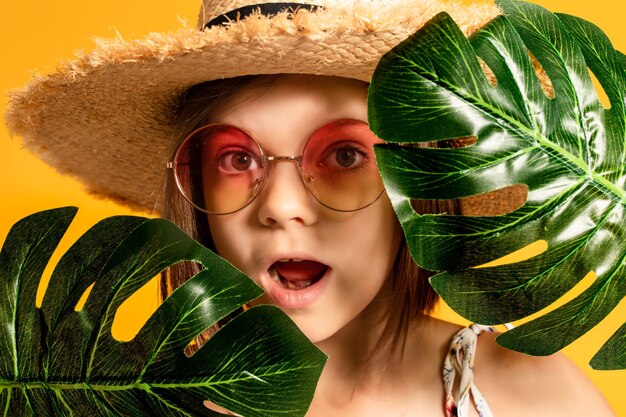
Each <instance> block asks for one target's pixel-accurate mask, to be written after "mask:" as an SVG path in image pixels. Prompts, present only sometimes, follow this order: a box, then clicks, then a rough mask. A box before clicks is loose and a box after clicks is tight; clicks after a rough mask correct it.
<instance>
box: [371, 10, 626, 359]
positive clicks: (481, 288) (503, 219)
mask: <svg viewBox="0 0 626 417" xmlns="http://www.w3.org/2000/svg"><path fill="white" fill-rule="evenodd" d="M499 5H500V6H501V7H502V9H503V10H504V16H500V17H498V18H496V19H494V20H493V21H492V22H490V23H489V24H488V25H487V26H486V27H484V28H483V29H482V30H480V31H479V32H477V33H476V34H474V35H473V36H472V37H471V38H470V39H467V38H465V37H464V36H463V34H462V33H461V31H460V30H459V28H458V27H457V26H456V25H455V23H454V22H453V21H452V19H451V18H450V17H449V16H448V15H446V14H440V15H438V16H436V17H435V18H434V19H433V20H432V21H431V22H430V23H429V24H428V25H427V26H426V27H424V28H423V29H422V30H420V31H419V32H418V33H416V34H415V35H414V36H412V37H411V38H409V39H407V40H406V41H405V42H403V43H402V44H400V45H399V46H398V47H396V48H394V49H393V50H392V51H391V52H390V53H388V54H387V55H386V56H384V57H383V59H382V60H381V62H380V64H379V66H378V68H377V70H376V72H375V74H374V77H373V80H372V84H371V89H370V98H369V106H370V107H369V112H370V125H371V127H372V129H373V130H374V132H375V133H377V134H378V135H379V136H380V137H381V138H383V139H385V140H386V141H388V142H389V143H388V144H386V145H383V146H380V147H379V148H378V149H377V158H378V163H379V166H380V170H381V172H382V175H383V178H384V181H385V185H386V187H387V190H388V193H389V195H390V197H391V199H392V202H393V204H394V207H395V210H396V213H397V215H398V217H399V218H400V221H401V223H402V225H403V228H404V231H405V234H406V237H407V240H408V242H409V245H410V248H411V252H412V254H413V256H414V258H415V259H416V261H417V263H418V264H420V265H422V266H424V267H426V268H428V269H431V270H435V271H442V272H441V273H440V274H438V275H436V276H435V277H434V278H433V279H432V281H431V282H432V285H433V286H434V288H435V289H436V290H437V291H438V292H439V293H440V294H441V296H442V297H443V298H444V299H445V300H446V301H447V302H448V304H450V305H451V307H452V308H453V309H455V310H456V311H458V312H459V313H460V314H461V315H463V316H465V317H466V318H468V319H469V320H472V321H476V322H480V323H484V324H494V323H506V322H511V321H515V320H519V319H522V318H524V317H527V316H528V315H531V314H533V313H535V312H537V311H539V310H542V309H543V308H545V307H547V306H550V305H551V304H552V303H553V302H555V301H556V300H557V299H559V298H560V297H562V296H563V295H564V294H565V293H567V292H568V291H569V290H571V289H572V288H573V287H574V286H575V285H576V284H577V283H579V282H580V281H581V280H582V278H583V277H584V276H585V275H587V273H588V272H589V271H594V272H595V274H596V279H595V280H594V281H593V283H592V284H591V285H590V286H588V287H587V288H585V289H584V290H583V291H582V293H580V294H579V295H578V296H576V297H574V298H573V299H572V300H571V301H569V302H567V303H565V304H564V305H562V306H561V307H559V308H557V309H555V310H552V311H550V312H549V313H547V314H543V315H542V316H540V317H539V318H537V319H535V320H533V321H530V322H528V323H526V324H524V325H521V326H520V327H517V328H516V329H514V330H512V331H509V332H506V333H504V334H503V335H501V336H500V337H499V338H498V341H499V343H500V344H502V345H504V346H507V347H509V348H512V349H515V350H519V351H522V352H526V353H530V354H534V355H545V354H550V353H553V352H555V351H558V350H559V349H561V348H562V347H564V346H566V345H567V344H569V343H570V342H572V341H574V340H575V339H577V338H578V337H580V336H581V335H582V334H584V333H585V332H587V331H588V330H589V329H591V328H592V327H593V326H595V325H596V324H597V323H598V322H600V321H601V320H602V319H603V318H604V317H605V316H607V314H609V313H610V312H611V310H612V309H613V308H614V307H615V306H616V305H617V304H618V303H619V302H620V300H621V299H622V298H623V297H624V295H625V294H626V282H625V281H626V236H625V235H626V227H625V225H624V224H625V211H626V192H625V189H624V187H625V184H626V146H625V119H626V118H625V109H624V106H625V98H624V92H625V86H626V74H625V70H624V62H625V59H624V55H622V54H621V53H619V52H616V51H615V50H614V49H613V47H612V46H611V44H610V42H609V41H608V39H607V38H606V36H605V35H604V34H603V33H602V32H601V31H600V30H599V29H598V28H597V27H595V26H593V25H592V24H590V23H588V22H586V21H584V20H581V19H578V18H575V17H572V16H566V15H555V14H552V13H550V12H548V11H547V10H545V9H543V8H541V7H539V6H536V5H532V4H529V3H524V2H518V1H514V0H506V1H500V2H499ZM529 52H530V54H529ZM532 57H534V58H535V59H536V60H537V62H538V63H539V64H540V67H541V68H543V71H545V74H546V75H547V77H548V78H549V81H544V82H543V85H544V86H549V84H551V86H552V87H553V89H554V94H553V96H551V94H549V92H548V93H544V90H543V89H542V83H541V82H540V81H539V78H538V75H537V73H538V72H541V71H537V70H536V69H535V67H534V65H533V60H532ZM479 58H480V59H479ZM481 61H482V62H481ZM484 64H486V67H487V68H486V69H485V68H484V66H485V65H484ZM589 70H591V71H592V72H593V73H594V74H595V75H596V77H597V79H598V80H599V82H600V84H601V85H602V87H603V88H604V91H605V92H606V95H607V96H608V99H609V101H610V105H611V107H610V109H605V108H604V107H603V106H602V104H601V102H600V101H599V99H598V93H597V92H596V90H595V88H594V86H593V83H592V78H591V77H590V74H589ZM490 72H491V73H492V75H493V76H495V80H493V81H492V80H490V79H489V78H488V77H487V76H486V74H488V73H490ZM463 137H471V138H474V139H475V142H474V143H473V144H470V145H469V146H465V147H460V148H434V147H430V148H424V147H418V146H416V143H418V142H431V141H441V140H443V139H451V138H463ZM513 184H523V185H525V186H526V187H527V190H528V194H527V200H526V203H525V204H524V205H523V206H522V207H520V208H518V209H516V210H514V211H513V212H510V213H508V214H504V215H500V216H452V215H417V214H416V213H415V211H414V210H413V209H412V208H411V204H410V200H411V199H453V198H460V197H467V196H476V195H480V194H482V193H487V192H490V191H493V190H496V189H501V188H503V187H506V186H510V185H513ZM538 239H544V240H545V241H546V242H547V243H548V246H549V248H548V250H547V251H545V252H544V253H542V254H540V255H538V256H535V257H533V258H531V259H529V260H526V261H524V262H521V263H517V264H508V265H502V266H494V267H485V268H475V267H476V266H478V265H481V264H484V263H486V262H488V261H492V260H494V259H496V258H498V257H500V256H502V255H505V254H508V253H511V252H513V251H515V250H517V249H520V248H522V247H524V246H526V245H528V244H530V243H531V242H534V241H536V240H538ZM624 340H626V327H623V328H622V329H621V330H620V331H619V332H618V333H617V334H615V335H614V336H613V337H612V339H611V340H609V342H608V343H607V344H606V345H605V347H604V348H603V349H602V350H601V351H600V353H599V354H598V356H596V357H595V358H594V359H593V361H592V364H593V366H595V367H596V368H609V369H610V368H626V344H625V343H624Z"/></svg>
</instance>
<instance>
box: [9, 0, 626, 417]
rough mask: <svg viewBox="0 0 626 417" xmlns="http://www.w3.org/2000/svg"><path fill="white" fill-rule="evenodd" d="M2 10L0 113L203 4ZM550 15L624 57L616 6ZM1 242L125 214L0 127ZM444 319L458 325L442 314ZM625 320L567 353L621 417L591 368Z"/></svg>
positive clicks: (150, 295) (121, 331)
mask: <svg viewBox="0 0 626 417" xmlns="http://www.w3.org/2000/svg"><path fill="white" fill-rule="evenodd" d="M3 3H4V4H3V5H2V6H1V8H0V39H1V41H0V45H1V48H2V49H1V50H0V60H1V61H0V62H1V65H0V68H1V69H0V71H1V74H2V76H1V77H0V92H2V98H1V99H0V103H1V104H0V110H2V112H3V111H4V108H5V106H6V101H7V98H6V91H8V90H10V89H12V88H15V87H19V86H21V85H24V84H25V83H26V82H27V81H28V80H29V79H30V77H31V75H32V74H33V72H39V73H46V72H50V71H52V70H54V67H55V65H56V63H57V62H58V61H59V60H61V59H68V58H71V57H72V56H73V53H74V51H75V50H78V49H83V50H89V49H91V48H92V47H93V41H92V39H93V37H113V36H115V35H116V33H117V32H119V33H120V34H121V35H122V36H123V37H124V38H127V39H132V38H135V37H140V36H143V35H144V34H146V33H148V32H151V31H156V32H160V31H168V30H173V29H176V28H178V27H180V25H181V21H180V20H181V19H183V20H186V21H187V22H189V24H191V25H193V24H195V19H196V14H197V11H198V10H199V6H200V2H199V0H168V1H164V0H161V1H148V0H133V1H121V0H108V1H85V0H54V1H51V0H48V1H45V0H20V1H5V2H3ZM536 3H539V4H541V5H544V6H546V7H548V8H549V9H550V10H553V11H559V12H565V13H570V14H574V15H577V16H580V17H583V18H585V19H587V20H590V21H592V22H594V23H596V24H597V25H599V26H600V27H601V28H602V29H603V30H604V31H605V32H606V33H607V34H608V35H609V37H610V38H611V39H612V40H613V42H614V44H615V46H616V48H617V49H620V50H622V51H626V39H625V38H624V36H623V34H624V32H623V31H624V23H623V22H624V18H623V17H624V15H625V12H626V5H624V4H621V3H620V2H615V1H614V0H594V1H589V0H587V1H582V0H570V1H566V2H565V1H562V0H560V1H559V0H541V1H539V0H537V1H536ZM0 178H2V183H1V185H0V196H1V197H0V201H1V204H0V241H3V240H4V236H5V235H6V233H7V232H8V230H9V228H10V227H11V225H12V224H13V223H15V222H16V221H17V220H19V219H20V218H22V217H24V216H25V215H27V214H30V213H33V212H36V211H40V210H44V209H49V208H52V207H58V206H65V205H74V206H78V207H79V208H80V211H79V213H78V216H77V218H76V220H75V221H74V223H73V225H72V227H71V229H70V232H69V233H68V235H67V236H66V237H65V238H64V241H63V242H62V245H61V247H60V249H59V250H58V251H57V255H56V256H55V258H54V259H55V260H56V259H58V253H62V252H63V251H65V250H66V249H67V248H68V247H69V245H70V244H71V242H73V241H74V240H75V239H76V238H77V237H78V236H79V235H80V234H82V233H83V232H84V231H85V230H87V228H88V227H89V226H91V225H92V224H94V223H95V222H97V221H98V220H100V219H102V218H104V217H107V216H111V215H116V214H124V213H128V210H127V209H125V208H123V207H120V206H117V205H115V204H113V203H111V202H107V201H102V200H97V199H94V198H92V197H90V196H89V195H87V194H86V193H85V192H84V191H83V190H82V187H81V186H80V184H78V183H77V182H76V181H74V180H72V179H69V178H64V177H61V176H60V175H58V174H57V173H56V172H54V170H53V169H51V168H49V167H47V166H45V165H44V164H43V163H41V162H39V161H38V160H37V159H36V158H35V157H33V156H32V155H30V154H29V153H28V152H26V151H24V150H22V149H21V143H20V139H19V138H17V137H13V138H12V137H9V135H8V132H7V130H6V128H5V127H4V125H2V126H1V127H0ZM156 305H157V299H156V287H155V285H154V284H153V283H152V284H150V285H149V286H147V287H146V288H145V289H144V290H143V292H142V293H141V294H138V295H137V296H136V297H135V298H134V299H133V300H132V302H130V303H127V304H126V305H124V306H123V307H124V308H123V311H120V314H119V315H118V318H119V320H116V325H115V328H114V331H115V333H116V335H117V336H118V337H120V338H123V339H128V338H130V337H132V335H133V334H134V332H136V330H137V329H138V326H140V325H141V323H142V322H143V321H144V320H145V319H146V317H147V315H148V314H149V313H150V311H152V310H153V309H154V308H155V307H156ZM441 314H442V315H443V316H445V317H448V318H451V319H453V320H458V321H462V320H460V319H459V318H458V317H455V316H454V315H453V314H452V313H450V312H449V311H448V310H447V309H446V308H445V307H443V308H442V312H441ZM625 317H626V302H622V303H621V304H620V306H619V307H618V308H617V309H616V310H615V311H614V312H613V313H612V314H611V315H610V316H609V318H608V319H607V320H605V321H604V322H603V323H602V325H601V326H599V327H598V328H597V329H594V330H593V331H591V332H590V333H589V334H588V335H586V336H585V337H583V338H582V339H580V340H579V341H577V342H576V343H574V344H573V345H571V346H569V347H567V348H566V349H565V353H566V354H567V355H568V356H569V357H570V358H572V359H573V360H574V361H575V362H576V363H577V364H578V365H579V366H580V368H581V369H583V370H584V371H585V372H586V373H587V374H588V375H589V376H590V377H591V378H592V379H593V380H594V382H595V383H596V384H597V386H598V387H599V388H600V389H601V390H602V392H603V393H604V395H605V396H606V397H607V399H608V400H609V402H610V403H611V405H612V406H613V408H614V409H615V410H616V412H617V413H618V415H624V416H626V405H625V404H623V402H621V401H620V400H621V399H622V398H621V396H623V395H624V389H625V387H626V371H611V372H599V371H592V370H590V369H589V368H588V365H587V362H588V361H589V359H590V358H591V357H592V356H593V354H594V353H595V351H596V350H597V349H598V348H599V347H600V346H601V344H602V342H603V341H604V340H606V339H607V338H608V337H609V336H610V334H612V333H613V332H614V331H615V330H616V329H617V328H618V327H619V326H620V324H621V323H623V322H624V318H625Z"/></svg>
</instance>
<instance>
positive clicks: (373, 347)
mask: <svg viewBox="0 0 626 417" xmlns="http://www.w3.org/2000/svg"><path fill="white" fill-rule="evenodd" d="M381 310H383V309H381V308H376V303H372V304H371V305H370V306H369V307H368V309H366V311H364V312H362V313H361V314H360V315H359V316H358V317H356V318H355V319H353V320H352V321H351V322H350V323H349V324H348V325H346V326H345V327H343V328H342V329H341V330H340V331H339V332H337V333H335V334H334V335H333V336H331V337H330V338H328V339H326V340H324V341H321V342H319V343H317V346H318V347H319V348H320V349H321V350H322V351H324V352H325V353H326V354H327V355H328V361H327V363H326V366H325V367H324V371H323V372H322V375H321V378H320V382H319V384H318V388H317V391H316V394H315V400H314V401H315V402H318V401H323V402H325V403H329V404H333V405H334V406H336V407H341V406H342V405H347V404H350V403H352V402H353V401H354V398H355V397H357V396H362V395H364V394H365V395H370V394H371V395H375V396H378V397H379V396H380V395H384V392H387V391H390V392H391V391H394V390H395V389H396V388H397V386H402V382H401V381H400V378H398V375H399V374H398V372H396V371H397V370H398V369H400V368H401V359H402V358H401V357H399V356H400V355H393V356H391V357H390V355H388V353H387V350H386V349H377V344H378V341H379V338H380V335H381V333H382V330H383V328H384V325H385V320H384V313H382V312H381Z"/></svg>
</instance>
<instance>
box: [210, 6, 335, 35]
mask: <svg viewBox="0 0 626 417" xmlns="http://www.w3.org/2000/svg"><path fill="white" fill-rule="evenodd" d="M322 8H323V7H322V6H318V5H316V4H304V3H287V2H285V3H260V4H252V5H250V6H243V7H240V8H238V9H234V10H231V11H229V12H227V13H224V14H221V15H219V16H217V17H216V18H214V19H211V21H209V22H208V23H207V24H206V25H204V29H209V28H212V27H213V26H220V25H223V24H226V23H228V22H232V21H237V20H241V19H245V18H246V17H248V16H250V15H251V14H252V13H254V12H255V11H257V10H258V11H259V13H261V14H262V15H264V16H274V15H277V14H278V13H283V12H289V13H294V12H295V11H296V10H298V9H304V10H308V11H310V12H315V11H317V10H318V9H322Z"/></svg>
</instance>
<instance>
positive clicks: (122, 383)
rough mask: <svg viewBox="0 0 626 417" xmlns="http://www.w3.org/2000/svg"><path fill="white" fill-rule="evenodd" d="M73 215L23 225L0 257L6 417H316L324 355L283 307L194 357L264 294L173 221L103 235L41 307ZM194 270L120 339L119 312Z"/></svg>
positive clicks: (254, 314) (254, 317) (130, 222)
mask: <svg viewBox="0 0 626 417" xmlns="http://www.w3.org/2000/svg"><path fill="white" fill-rule="evenodd" d="M75 213H76V209H74V208H62V209H55V210H50V211H45V212H41V213H37V214H34V215H31V216H29V217H27V218H25V219H23V220H21V221H20V222H18V223H17V224H15V225H14V226H13V228H12V229H11V231H10V232H9V235H8V236H7V238H6V240H5V243H4V245H3V247H2V251H1V252H0V299H1V300H2V303H0V324H1V325H2V331H0V410H2V411H3V414H4V415H8V416H52V415H54V416H65V415H77V416H155V415H159V416H166V415H167V416H170V415H171V416H200V415H221V414H217V413H215V412H213V411H210V410H208V409H207V408H206V407H204V405H203V401H204V400H207V399H208V400H211V401H213V402H214V403H217V404H218V405H221V406H222V407H225V408H227V409H230V410H232V411H234V412H236V413H239V414H242V415H245V416H270V415H271V416H302V415H304V414H305V412H306V410H307V408H308V405H309V403H310V401H311V399H312V396H313V392H314V389H315V385H316V381H317V379H318V377H319V374H320V372H321V369H322V367H323V364H324V362H325V357H324V355H323V354H322V353H321V352H320V351H319V350H317V348H315V346H313V345H312V344H311V343H310V342H309V341H308V339H307V338H306V337H305V336H304V335H303V334H302V333H300V331H299V330H298V328H297V327H296V326H295V325H294V324H293V322H291V320H289V318H287V316H286V315H284V314H283V313H282V312H280V310H278V309H277V308H275V307H272V306H261V307H255V308H251V309H249V310H247V311H246V312H245V313H243V314H240V315H238V316H237V317H236V318H235V319H233V320H232V321H230V322H229V323H228V324H227V325H226V326H224V327H223V328H222V329H221V330H220V331H218V332H217V333H216V334H215V336H213V337H212V338H211V339H210V340H209V341H208V342H207V343H206V344H205V345H204V346H203V347H202V348H201V349H199V350H198V351H197V352H196V354H194V355H193V356H191V357H187V356H186V355H185V353H184V349H185V347H186V346H187V345H188V344H189V343H190V342H191V341H192V340H193V339H194V337H195V336H196V335H197V334H199V333H201V332H202V331H203V330H205V329H207V328H208V327H210V326H212V325H213V324H215V323H216V322H217V321H218V320H220V319H221V318H223V317H225V316H226V315H228V314H230V313H232V312H233V311H235V310H236V309H238V308H239V307H240V306H242V305H243V304H244V303H246V302H248V301H250V300H252V299H254V298H256V297H258V296H259V295H260V294H261V289H260V288H259V287H258V286H256V285H255V284H254V283H253V282H252V281H251V280H250V279H248V278H247V277H246V276H245V275H243V274H242V273H241V272H239V271H237V270H236V269H235V268H234V267H232V266H231V265H230V264H228V263H227V262H226V261H224V260H222V259H221V258H219V257H218V256H217V255H215V254H214V253H212V252H211V251H209V250H208V249H206V248H204V247H203V246H201V245H200V244H198V243H196V242H195V241H193V240H192V239H191V238H189V237H188V236H187V235H185V234H184V233H183V232H182V231H180V230H179V229H178V228H177V227H176V226H174V225H173V224H172V223H170V222H168V221H166V220H163V219H145V218H141V217H126V216H123V217H111V218H108V219H105V220H103V221H102V222H100V223H98V224H97V225H95V226H94V227H93V228H92V229H91V230H89V231H88V232H87V233H86V234H85V235H83V236H82V237H81V238H80V239H79V240H78V241H77V242H76V243H75V244H74V245H73V246H72V247H71V248H70V249H69V250H68V251H67V252H66V253H65V254H64V255H63V257H62V259H61V260H60V261H59V263H58V264H57V266H56V268H55V269H54V272H53V275H52V277H51V280H50V283H49V286H48V288H47V291H46V293H45V296H44V299H43V302H42V305H41V308H38V307H36V305H35V296H36V292H37V287H38V285H39V281H40V278H41V275H42V273H43V270H44V268H45V267H46V265H47V263H48V261H49V259H50V256H51V255H52V252H53V251H54V250H55V248H56V246H57V244H58V242H59V240H60V239H61V237H62V236H63V234H64V233H65V231H66V229H67V227H68V226H69V224H70V223H71V221H72V219H73V217H74V215H75ZM183 260H191V261H195V262H198V263H199V264H201V265H202V266H203V270H202V271H201V272H199V273H198V274H197V275H195V276H194V277H192V278H191V279H190V280H189V281H187V282H186V283H185V284H184V285H182V286H181V287H179V288H178V289H177V290H176V291H174V292H173V293H172V294H171V295H170V296H169V297H168V298H167V299H166V300H165V301H164V303H163V304H162V305H161V306H160V307H159V308H158V309H157V311H156V312H155V313H154V314H153V316H152V317H151V318H150V319H149V320H148V322H147V323H146V324H145V325H144V326H143V328H142V329H141V330H140V332H139V334H138V335H137V336H136V337H135V338H134V339H133V340H131V341H129V342H120V341H118V340H115V339H114V338H113V337H112V334H111V326H112V322H113V318H114V315H115V312H116V310H117V308H118V307H119V306H120V304H121V303H122V302H123V301H124V300H126V299H127V298H128V297H129V296H130V295H131V294H133V293H134V292H135V291H136V290H137V289H139V288H140V287H141V286H143V285H144V284H145V283H146V282H148V281H149V280H150V279H151V278H152V277H154V276H155V275H156V274H158V273H159V272H160V271H162V270H163V269H164V268H166V267H168V266H170V265H172V264H173V263H176V262H180V261H183ZM94 283H95V284H94ZM92 284H94V286H93V289H92V290H91V292H90V293H89V296H88V298H87V301H86V303H85V305H84V307H83V308H82V309H81V310H80V311H75V307H76V305H77V303H78V301H79V299H80V298H81V296H82V295H83V294H84V293H85V291H86V290H87V288H88V287H89V286H91V285H92Z"/></svg>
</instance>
